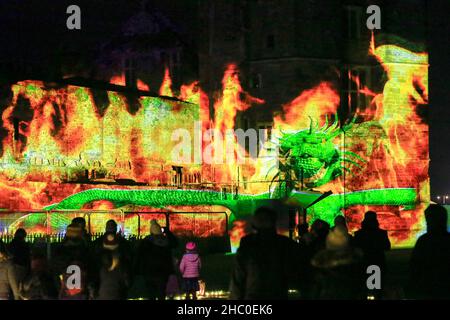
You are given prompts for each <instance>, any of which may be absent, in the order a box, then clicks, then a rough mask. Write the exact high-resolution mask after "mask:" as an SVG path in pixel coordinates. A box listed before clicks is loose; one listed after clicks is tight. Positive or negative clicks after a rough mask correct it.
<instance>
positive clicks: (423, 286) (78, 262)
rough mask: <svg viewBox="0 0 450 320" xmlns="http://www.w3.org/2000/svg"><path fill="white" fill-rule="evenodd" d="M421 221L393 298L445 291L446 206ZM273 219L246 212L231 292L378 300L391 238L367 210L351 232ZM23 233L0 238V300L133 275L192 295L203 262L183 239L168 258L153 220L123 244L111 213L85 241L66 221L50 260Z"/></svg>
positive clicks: (84, 288)
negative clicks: (282, 228) (287, 225)
mask: <svg viewBox="0 0 450 320" xmlns="http://www.w3.org/2000/svg"><path fill="white" fill-rule="evenodd" d="M425 218H426V222H427V232H426V233H425V234H423V235H422V236H420V237H419V239H418V240H417V242H416V245H415V247H414V249H413V251H412V254H411V258H410V266H409V270H408V275H406V276H407V278H408V282H407V284H406V285H405V288H404V289H405V290H404V292H405V293H404V295H403V296H402V297H397V298H412V299H435V298H437V299H439V298H450V236H449V233H448V232H447V212H446V210H445V208H443V207H442V206H439V205H434V204H432V205H430V206H429V207H428V208H427V209H426V211H425ZM276 221H277V213H276V211H274V210H273V209H271V208H268V207H261V208H259V209H257V210H256V212H255V214H254V215H253V217H252V220H251V226H252V229H253V232H251V233H250V234H248V235H246V236H244V237H243V238H242V239H241V242H240V246H239V249H238V251H237V253H236V255H235V257H234V263H233V266H232V269H231V279H230V280H231V281H230V296H229V298H230V299H239V300H247V299H288V298H289V290H290V289H295V290H296V291H297V292H298V293H299V298H300V299H367V298H368V297H371V298H372V299H385V298H386V290H385V289H386V278H388V275H389V273H390V270H389V268H388V267H389V266H388V265H387V263H386V257H385V252H386V251H388V250H390V249H391V243H390V241H389V237H388V234H387V231H385V230H383V229H381V228H380V226H379V223H378V219H377V214H376V212H373V211H368V212H366V213H365V215H364V219H363V221H362V223H361V228H360V229H359V230H358V231H356V232H355V233H354V234H353V235H352V234H351V233H349V230H348V229H347V223H346V219H345V218H344V217H343V216H337V217H336V218H335V219H334V223H333V226H332V227H331V226H330V224H328V223H327V222H325V221H323V220H320V219H316V220H315V221H314V222H313V223H312V225H311V226H309V225H308V224H306V223H303V224H300V225H298V226H297V237H296V239H294V240H293V239H290V238H288V237H285V236H282V235H279V234H277V231H276ZM26 235H27V234H26V231H25V230H24V229H18V230H17V231H16V233H15V236H14V239H13V240H12V241H11V242H10V243H8V244H5V243H3V242H1V241H0V300H12V299H14V300H45V299H61V300H90V299H98V300H123V299H127V298H129V297H130V290H131V287H132V286H133V285H134V284H136V283H137V282H139V283H140V284H142V285H143V286H142V287H143V288H145V289H144V292H143V293H142V296H143V297H144V298H146V299H157V300H164V299H167V298H169V299H171V298H174V296H175V295H176V294H177V293H180V292H181V293H184V295H185V298H186V299H197V292H198V291H199V283H200V276H201V268H202V263H201V258H200V255H199V252H198V250H197V245H196V243H195V242H193V241H188V242H187V243H186V244H185V245H184V248H183V249H184V253H183V254H182V255H178V256H177V255H176V254H174V249H175V248H177V247H178V246H179V245H180V240H179V239H177V237H175V236H174V234H172V233H171V232H170V230H168V229H167V228H162V227H161V226H160V225H159V224H158V223H157V221H156V220H152V221H151V225H150V234H149V235H148V236H147V237H145V238H144V239H142V240H139V241H135V242H133V243H132V242H130V241H129V240H127V239H125V238H124V237H123V235H122V234H121V233H120V232H118V226H117V223H116V222H115V221H114V220H109V221H108V222H107V223H106V227H105V233H104V234H103V235H102V236H100V237H99V238H97V239H95V240H92V239H91V236H90V234H89V233H88V232H87V230H86V221H85V220H84V219H83V218H80V217H78V218H75V219H73V220H72V223H71V224H70V225H69V226H68V227H67V229H66V234H65V238H64V240H63V241H62V242H61V243H59V244H58V245H57V246H56V247H55V248H54V249H53V250H52V253H51V258H50V259H49V257H48V256H47V252H46V251H45V250H42V248H38V249H36V248H34V247H33V246H31V245H30V243H28V242H27V241H26V240H25V239H26ZM220 276H228V275H220Z"/></svg>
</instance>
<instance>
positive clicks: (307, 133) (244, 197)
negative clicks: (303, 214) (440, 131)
mask: <svg viewBox="0 0 450 320" xmlns="http://www.w3.org/2000/svg"><path fill="white" fill-rule="evenodd" d="M354 122H355V121H354V120H352V121H351V122H350V123H349V124H346V125H343V126H342V127H339V125H338V120H337V117H336V119H335V120H334V122H333V124H331V125H330V126H329V125H328V120H327V121H326V123H325V125H324V126H322V127H321V128H318V127H317V126H316V125H314V123H313V121H311V125H310V128H309V129H307V130H300V131H297V132H295V133H284V134H283V136H282V138H281V139H280V142H281V143H280V158H281V159H283V160H284V161H280V163H279V166H278V172H277V173H276V174H275V176H274V178H273V181H274V179H279V181H281V182H279V184H278V186H277V188H276V189H275V190H276V191H274V192H266V193H261V194H256V195H255V194H238V195H237V194H235V193H223V192H217V191H209V190H180V189H178V190H168V189H134V190H124V189H90V190H85V191H82V192H79V193H76V194H73V195H71V196H69V197H67V198H65V199H64V200H62V201H61V202H59V203H56V204H53V205H50V206H48V207H46V208H45V209H46V210H65V209H81V208H83V206H85V205H86V204H88V203H91V202H93V201H101V200H106V201H109V202H111V203H113V204H114V205H115V206H116V207H121V206H124V205H129V204H132V205H137V206H150V207H155V208H165V207H167V206H198V205H220V206H224V207H227V208H228V209H230V211H231V213H232V215H231V218H230V223H233V221H234V220H235V219H242V218H246V217H247V216H248V215H251V214H252V212H253V211H254V209H255V208H256V207H258V206H259V205H262V204H264V201H265V200H269V199H284V200H286V201H289V200H291V201H292V200H294V201H296V202H297V203H300V204H305V205H306V204H308V203H311V202H313V201H314V200H315V198H317V194H314V195H313V194H312V193H308V192H302V191H298V190H296V187H297V186H296V185H295V184H290V183H289V181H297V180H298V179H297V177H300V175H301V174H303V177H304V178H305V179H306V180H307V181H308V184H307V186H308V187H316V186H321V185H324V184H326V183H328V182H330V181H332V180H334V179H336V178H337V177H339V176H340V175H342V174H343V172H344V170H345V171H347V172H349V173H351V170H350V169H349V168H348V167H346V166H345V164H350V165H351V166H355V167H357V168H358V169H362V168H363V166H362V165H360V164H359V163H358V162H357V161H359V162H361V163H365V162H366V160H364V159H363V158H362V157H361V156H359V155H358V154H356V153H354V152H351V151H342V150H340V149H339V148H338V147H336V146H335V144H334V143H333V139H334V138H336V137H337V136H338V135H340V134H343V133H345V132H346V131H347V130H351V129H352V127H353V126H354ZM302 172H303V173H302ZM281 177H282V178H283V179H281ZM280 179H281V180H280ZM280 190H282V192H281V191H280ZM416 201H417V193H416V190H415V189H414V188H386V189H373V190H362V191H355V192H346V193H345V194H333V195H331V196H329V197H328V198H326V199H325V200H323V201H321V202H318V203H317V204H315V205H314V206H312V207H311V209H310V214H311V217H312V218H313V219H315V218H318V217H320V218H321V219H324V220H327V221H328V222H330V223H331V222H332V221H333V219H334V217H335V216H336V215H339V214H342V209H344V208H347V207H350V206H353V205H392V206H406V207H411V208H413V207H414V204H415V203H416Z"/></svg>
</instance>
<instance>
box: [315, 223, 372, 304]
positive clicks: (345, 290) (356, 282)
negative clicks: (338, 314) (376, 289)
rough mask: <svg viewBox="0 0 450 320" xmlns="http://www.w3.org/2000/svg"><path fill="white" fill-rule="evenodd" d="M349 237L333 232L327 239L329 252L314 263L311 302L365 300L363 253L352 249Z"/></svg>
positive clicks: (335, 229)
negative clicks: (315, 300) (320, 300)
mask: <svg viewBox="0 0 450 320" xmlns="http://www.w3.org/2000/svg"><path fill="white" fill-rule="evenodd" d="M349 243H350V240H349V236H348V233H347V232H346V231H345V230H344V229H343V228H340V227H338V228H334V229H333V230H331V231H330V232H329V233H328V235H327V238H326V248H325V249H323V250H321V251H319V252H318V253H317V254H315V255H314V257H313V258H312V260H311V265H312V266H313V268H315V272H314V274H315V276H314V278H313V286H312V287H313V289H312V296H311V298H312V299H364V298H365V277H364V276H365V269H364V268H363V264H362V252H361V251H360V250H359V249H353V248H351V247H350V245H349Z"/></svg>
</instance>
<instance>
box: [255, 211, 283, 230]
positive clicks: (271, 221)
mask: <svg viewBox="0 0 450 320" xmlns="http://www.w3.org/2000/svg"><path fill="white" fill-rule="evenodd" d="M276 222H277V212H276V211H275V210H273V209H271V208H269V207H260V208H258V209H256V211H255V214H254V215H253V218H252V227H253V228H254V229H255V230H256V231H258V232H261V231H274V232H276Z"/></svg>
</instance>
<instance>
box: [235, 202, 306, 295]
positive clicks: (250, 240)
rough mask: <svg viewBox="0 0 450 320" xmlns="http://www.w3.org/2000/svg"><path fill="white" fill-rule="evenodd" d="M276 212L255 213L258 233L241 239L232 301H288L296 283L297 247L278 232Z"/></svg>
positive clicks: (264, 209)
mask: <svg viewBox="0 0 450 320" xmlns="http://www.w3.org/2000/svg"><path fill="white" fill-rule="evenodd" d="M276 216H277V214H276V212H275V211H274V210H272V209H270V208H266V207H261V208H259V209H257V210H256V212H255V214H254V216H253V220H252V227H253V228H254V229H255V231H256V233H253V234H249V235H247V236H245V237H243V238H242V239H241V242H240V246H239V249H238V251H237V253H236V256H235V262H234V267H233V271H232V276H231V285H230V299H233V300H237V299H239V300H241V299H245V300H251V299H287V298H288V289H289V284H290V282H291V283H295V284H296V281H297V272H298V263H297V262H296V258H298V256H299V253H298V249H297V248H298V246H297V244H296V243H295V242H294V241H293V240H291V239H289V238H288V237H285V236H281V235H278V234H277V232H276V226H275V225H276Z"/></svg>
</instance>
